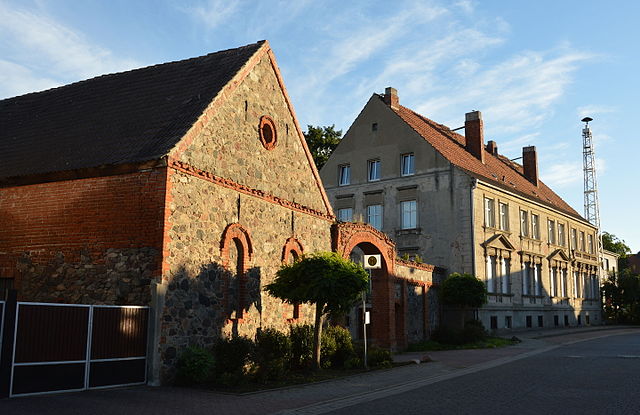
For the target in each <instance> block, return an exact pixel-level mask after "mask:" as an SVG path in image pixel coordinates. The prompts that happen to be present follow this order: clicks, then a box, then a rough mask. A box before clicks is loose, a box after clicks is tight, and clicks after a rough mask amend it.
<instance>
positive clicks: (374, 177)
mask: <svg viewBox="0 0 640 415" xmlns="http://www.w3.org/2000/svg"><path fill="white" fill-rule="evenodd" d="M380 167H381V165H380V159H372V160H367V180H368V181H370V182H377V181H378V180H380V176H381V174H380Z"/></svg>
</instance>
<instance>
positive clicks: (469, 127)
mask: <svg viewBox="0 0 640 415" xmlns="http://www.w3.org/2000/svg"><path fill="white" fill-rule="evenodd" d="M464 137H465V138H466V140H467V144H466V146H465V147H466V148H467V151H468V152H469V153H471V154H473V156H474V157H475V158H477V159H478V160H480V161H481V162H482V163H484V127H483V124H482V113H481V112H480V111H473V112H468V113H466V114H465V120H464Z"/></svg>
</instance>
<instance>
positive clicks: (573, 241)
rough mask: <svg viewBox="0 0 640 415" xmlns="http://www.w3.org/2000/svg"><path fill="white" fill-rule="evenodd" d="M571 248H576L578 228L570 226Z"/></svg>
mask: <svg viewBox="0 0 640 415" xmlns="http://www.w3.org/2000/svg"><path fill="white" fill-rule="evenodd" d="M571 249H573V250H575V251H577V250H578V230H577V229H576V228H571Z"/></svg>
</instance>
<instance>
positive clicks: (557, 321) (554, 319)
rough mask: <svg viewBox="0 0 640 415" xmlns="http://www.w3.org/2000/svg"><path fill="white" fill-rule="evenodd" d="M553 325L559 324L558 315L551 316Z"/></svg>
mask: <svg viewBox="0 0 640 415" xmlns="http://www.w3.org/2000/svg"><path fill="white" fill-rule="evenodd" d="M553 325H554V326H556V327H558V326H559V325H560V318H559V316H553Z"/></svg>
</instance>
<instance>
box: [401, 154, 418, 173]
mask: <svg viewBox="0 0 640 415" xmlns="http://www.w3.org/2000/svg"><path fill="white" fill-rule="evenodd" d="M415 169H416V166H415V156H414V154H413V153H407V154H403V155H401V156H400V175H401V176H413V175H414V174H415V173H416V170H415Z"/></svg>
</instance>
